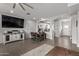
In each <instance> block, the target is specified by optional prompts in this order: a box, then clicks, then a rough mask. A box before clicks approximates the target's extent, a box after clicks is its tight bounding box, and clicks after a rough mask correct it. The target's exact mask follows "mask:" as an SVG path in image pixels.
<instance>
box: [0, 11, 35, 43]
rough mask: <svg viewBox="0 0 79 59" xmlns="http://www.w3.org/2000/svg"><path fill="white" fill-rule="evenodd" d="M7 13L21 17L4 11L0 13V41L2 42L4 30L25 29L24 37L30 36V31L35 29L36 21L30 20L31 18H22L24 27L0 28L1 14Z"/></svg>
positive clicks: (0, 26)
mask: <svg viewBox="0 0 79 59" xmlns="http://www.w3.org/2000/svg"><path fill="white" fill-rule="evenodd" d="M2 14H5V15H9V16H13V17H18V18H23V17H20V16H17V15H11V14H6V13H0V43H2V34H3V32H4V31H5V30H25V32H26V38H29V37H30V32H32V31H33V32H34V31H36V27H35V26H36V23H35V22H34V21H31V19H27V18H23V19H24V28H2V17H1V15H2Z"/></svg>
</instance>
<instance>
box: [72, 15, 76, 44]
mask: <svg viewBox="0 0 79 59" xmlns="http://www.w3.org/2000/svg"><path fill="white" fill-rule="evenodd" d="M76 20H77V15H73V16H72V17H71V26H72V29H71V30H72V43H74V44H77V28H76Z"/></svg>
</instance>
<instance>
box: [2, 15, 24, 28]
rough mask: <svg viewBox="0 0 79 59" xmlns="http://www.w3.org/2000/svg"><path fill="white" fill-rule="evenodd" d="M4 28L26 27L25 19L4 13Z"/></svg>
mask: <svg viewBox="0 0 79 59" xmlns="http://www.w3.org/2000/svg"><path fill="white" fill-rule="evenodd" d="M2 28H24V19H21V18H16V17H12V16H7V15H2Z"/></svg>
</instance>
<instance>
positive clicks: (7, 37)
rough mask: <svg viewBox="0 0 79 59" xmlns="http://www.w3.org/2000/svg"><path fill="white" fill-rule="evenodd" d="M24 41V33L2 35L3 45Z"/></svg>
mask: <svg viewBox="0 0 79 59" xmlns="http://www.w3.org/2000/svg"><path fill="white" fill-rule="evenodd" d="M16 40H24V33H10V34H9V33H5V34H3V44H5V43H8V42H12V41H16Z"/></svg>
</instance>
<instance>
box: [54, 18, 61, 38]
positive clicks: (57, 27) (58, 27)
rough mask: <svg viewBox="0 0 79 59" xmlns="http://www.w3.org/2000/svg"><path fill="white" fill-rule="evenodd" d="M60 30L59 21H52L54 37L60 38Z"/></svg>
mask: <svg viewBox="0 0 79 59" xmlns="http://www.w3.org/2000/svg"><path fill="white" fill-rule="evenodd" d="M61 29H62V26H61V21H60V19H59V20H56V21H54V32H55V36H56V37H60V35H61Z"/></svg>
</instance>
